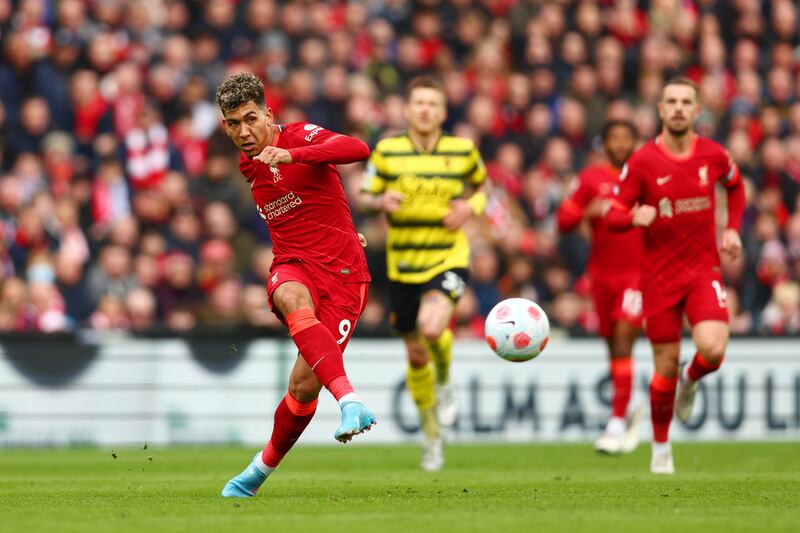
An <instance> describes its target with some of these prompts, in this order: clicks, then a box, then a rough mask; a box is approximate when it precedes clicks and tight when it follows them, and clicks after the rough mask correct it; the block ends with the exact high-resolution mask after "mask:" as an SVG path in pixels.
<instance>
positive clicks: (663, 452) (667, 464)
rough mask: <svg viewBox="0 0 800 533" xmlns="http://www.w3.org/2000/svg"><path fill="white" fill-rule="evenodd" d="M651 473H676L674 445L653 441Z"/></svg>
mask: <svg viewBox="0 0 800 533" xmlns="http://www.w3.org/2000/svg"><path fill="white" fill-rule="evenodd" d="M650 473H651V474H666V475H672V474H674V473H675V464H674V463H673V462H672V445H671V444H670V443H669V442H665V443H664V444H658V443H655V442H654V443H653V455H652V458H651V459H650Z"/></svg>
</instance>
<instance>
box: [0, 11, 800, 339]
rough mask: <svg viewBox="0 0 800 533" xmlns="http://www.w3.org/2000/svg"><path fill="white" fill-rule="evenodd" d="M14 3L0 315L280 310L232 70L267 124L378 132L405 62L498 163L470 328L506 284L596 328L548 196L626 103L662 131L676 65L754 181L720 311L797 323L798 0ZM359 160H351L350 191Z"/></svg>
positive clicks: (373, 239) (4, 128)
mask: <svg viewBox="0 0 800 533" xmlns="http://www.w3.org/2000/svg"><path fill="white" fill-rule="evenodd" d="M4 5H7V6H8V8H9V9H11V10H12V11H11V12H9V13H8V14H7V15H6V16H5V17H2V18H3V20H2V21H0V30H2V33H0V48H2V52H1V53H2V60H0V87H2V90H0V239H2V242H0V272H2V274H3V277H2V280H3V281H2V288H1V289H0V292H2V295H3V300H2V302H0V330H3V331H32V330H60V329H69V328H72V327H82V326H86V325H89V326H94V327H98V328H103V329H123V330H124V329H136V330H137V331H138V330H142V329H147V328H148V327H150V326H154V327H161V326H166V327H167V328H169V329H170V330H173V331H186V330H190V329H192V328H194V327H196V326H197V325H198V324H205V323H209V324H210V323H213V324H218V325H221V324H228V325H235V324H250V325H251V326H256V327H264V328H270V327H274V326H276V322H275V319H274V317H273V316H272V315H271V314H270V313H269V312H268V311H267V306H266V301H265V299H266V294H265V292H264V289H265V285H266V277H267V276H268V272H269V266H270V263H271V261H272V252H271V248H270V243H269V240H268V236H267V232H266V229H265V226H264V223H263V220H262V219H261V218H260V217H259V216H258V214H257V213H256V211H255V209H254V207H253V205H252V200H251V198H250V191H249V186H248V184H247V182H246V181H245V180H244V179H243V178H242V177H241V175H240V173H239V172H238V168H237V166H238V157H239V154H238V153H234V150H233V148H232V146H231V145H230V142H229V141H228V139H226V138H225V136H224V135H223V134H222V133H221V132H220V130H219V114H218V111H217V109H216V106H215V103H214V101H213V98H214V91H215V90H216V87H217V85H218V84H219V82H221V81H222V79H223V78H224V77H225V76H227V75H229V74H231V73H233V72H238V71H241V70H249V71H252V72H255V73H257V74H258V75H260V76H262V77H263V78H264V80H265V83H266V87H267V100H268V103H269V105H270V107H271V108H272V110H273V112H274V113H275V116H276V120H277V121H278V122H285V121H290V120H308V121H311V122H313V123H317V124H320V125H322V126H325V127H327V128H329V129H332V130H335V131H342V132H345V133H348V134H353V135H358V136H361V137H362V138H364V139H365V140H367V141H368V142H375V141H376V140H378V139H379V138H381V137H382V136H385V135H389V134H399V133H401V132H402V131H403V130H404V128H405V119H404V103H403V98H402V96H401V95H402V92H403V89H404V86H405V84H406V83H407V82H408V80H409V79H410V78H411V77H413V76H416V75H418V74H420V73H430V74H435V75H437V76H439V77H440V78H441V79H442V81H443V83H444V87H445V92H446V94H447V97H448V118H447V123H446V126H447V128H448V130H449V131H451V132H453V133H455V134H458V135H464V136H467V137H470V138H472V139H473V140H475V141H476V142H477V143H478V145H479V148H480V150H481V153H482V155H483V157H484V159H485V162H486V164H487V168H488V172H489V176H490V182H489V186H488V189H489V190H488V196H489V201H488V204H487V208H486V219H485V221H478V222H475V223H471V224H469V226H468V228H467V230H468V232H469V236H470V239H471V240H472V242H473V253H474V260H473V272H472V282H471V285H472V287H471V289H470V290H469V291H467V294H466V295H465V296H464V298H462V300H461V304H460V305H459V308H458V309H457V310H456V322H457V326H458V331H459V333H460V334H462V335H464V336H471V335H480V324H481V322H482V316H484V315H485V314H486V313H487V312H488V310H489V309H490V308H491V307H492V305H493V304H494V303H495V302H496V301H497V300H498V299H499V298H503V297H507V296H512V295H521V296H525V297H529V298H535V299H537V300H538V301H539V302H540V303H541V304H542V305H543V306H544V308H545V310H547V311H548V312H549V313H550V315H551V317H552V319H553V323H554V325H556V326H562V327H565V328H567V329H569V330H570V331H573V332H582V333H587V332H588V333H592V332H593V331H594V328H596V324H594V319H593V318H592V317H593V316H594V315H593V313H594V311H593V310H592V309H591V306H590V304H589V303H588V301H587V299H586V298H585V297H584V295H585V294H586V286H587V284H588V283H589V282H590V281H589V280H588V279H587V278H585V277H584V276H583V274H584V268H585V260H586V250H587V248H588V246H589V243H588V241H587V240H586V238H585V236H582V235H581V234H575V235H570V236H568V237H567V236H564V237H562V236H560V235H558V234H557V233H556V232H555V230H554V224H553V213H554V211H555V208H556V207H557V205H558V203H559V202H560V201H561V199H562V198H563V197H564V196H565V193H566V189H567V187H568V186H569V183H570V181H571V178H572V176H573V175H574V174H575V173H576V172H577V171H579V170H580V169H581V168H582V167H583V166H584V165H585V164H586V163H588V162H595V161H598V162H599V161H601V159H600V157H601V155H599V153H598V151H597V150H596V148H597V138H596V137H597V134H598V132H599V130H600V128H601V126H602V124H603V122H604V121H606V120H608V119H611V118H616V119H624V120H631V121H633V123H634V124H635V126H636V129H637V131H638V133H639V136H640V140H641V141H644V140H646V139H648V138H651V137H652V136H654V135H655V134H656V133H657V131H658V128H659V123H658V119H657V115H656V113H655V104H656V102H657V99H658V97H659V95H660V90H661V85H662V84H663V81H664V80H665V79H667V78H668V77H669V76H672V75H674V74H677V73H685V74H686V75H688V76H690V77H692V79H694V80H695V81H697V83H698V84H699V87H700V93H701V97H702V99H703V112H702V116H701V117H700V120H699V122H698V131H699V132H700V133H702V134H705V135H709V136H712V137H714V138H715V139H717V140H720V141H721V142H723V143H725V145H726V147H727V148H728V149H729V151H730V153H731V157H732V158H733V159H734V160H735V161H736V162H737V164H738V165H739V166H740V168H741V170H742V173H743V175H744V176H745V177H746V179H747V181H746V183H747V184H748V209H747V212H746V215H745V221H744V233H743V241H744V244H745V248H746V254H745V255H746V256H745V259H744V260H743V261H741V262H737V263H725V264H724V265H723V267H724V269H723V274H724V276H725V280H726V283H727V284H728V286H729V293H730V294H731V297H730V309H731V324H732V330H733V331H734V332H735V333H753V332H761V333H776V332H781V333H791V332H792V331H795V330H794V329H793V328H794V326H793V324H794V323H795V321H796V320H795V319H794V318H792V317H793V316H794V311H792V305H793V301H794V300H793V298H794V294H795V293H796V289H795V288H793V287H795V286H796V284H797V283H798V282H800V218H798V217H799V216H800V213H798V203H800V199H799V198H800V78H798V70H797V67H798V50H800V48H798V46H799V45H800V33H799V32H798V7H797V5H796V2H791V1H790V0H773V1H770V2H747V1H742V2H712V1H703V2H674V1H664V2H636V1H634V0H618V1H615V2H610V1H604V2H584V1H581V2H532V1H525V2H469V1H465V0H443V1H434V0H431V1H424V2H408V1H405V0H401V1H390V2H372V3H370V2H367V3H363V2H352V1H347V2H341V3H326V2H311V3H308V2H297V1H292V2H276V1H274V0H242V1H240V2H232V1H231V2H228V1H224V2H187V1H185V0H170V1H168V2H133V3H130V2H129V3H125V2H118V1H108V2H106V1H103V2H83V1H80V0H62V1H60V2H56V3H52V2H51V3H46V2H11V3H8V2H6V3H5V4H4ZM360 170H361V169H360V167H359V165H351V166H349V167H343V168H342V176H343V182H344V185H345V189H346V191H347V193H348V194H349V195H352V194H354V192H356V191H357V190H358V189H359V187H360ZM356 223H357V225H358V229H359V230H361V231H363V232H364V233H365V234H367V237H368V240H369V243H370V246H369V248H368V249H367V254H368V261H369V264H370V267H371V268H372V270H373V278H374V282H373V290H372V291H371V293H372V294H373V295H374V296H373V300H372V301H371V302H370V303H369V304H368V307H367V312H366V313H365V318H364V320H362V323H361V324H360V326H359V329H360V331H365V330H372V331H385V329H386V324H385V316H384V310H385V306H384V305H383V302H382V297H381V295H382V294H384V292H385V276H384V269H385V265H384V260H385V259H384V258H383V247H384V246H385V235H384V233H383V232H384V231H385V223H384V222H383V221H381V220H372V221H361V220H360V218H359V217H358V215H356ZM238 276H241V281H239V280H238ZM792 284H795V285H792ZM233 303H235V304H236V305H233ZM595 318H596V317H595Z"/></svg>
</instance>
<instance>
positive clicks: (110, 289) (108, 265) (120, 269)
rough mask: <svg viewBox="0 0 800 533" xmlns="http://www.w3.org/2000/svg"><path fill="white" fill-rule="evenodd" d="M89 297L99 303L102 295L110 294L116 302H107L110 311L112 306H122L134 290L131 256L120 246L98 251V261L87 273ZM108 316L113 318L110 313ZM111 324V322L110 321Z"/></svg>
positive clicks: (114, 245)
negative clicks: (114, 297) (115, 298)
mask: <svg viewBox="0 0 800 533" xmlns="http://www.w3.org/2000/svg"><path fill="white" fill-rule="evenodd" d="M88 285H89V297H90V298H91V299H92V301H93V302H99V301H100V300H101V299H102V298H103V296H104V295H107V294H112V295H114V296H116V297H117V300H118V302H116V303H113V304H112V303H110V302H107V304H106V305H107V306H109V308H110V309H111V308H112V307H113V306H114V305H117V304H119V305H122V304H121V302H122V301H124V300H125V298H126V297H127V296H128V293H130V292H131V291H132V290H133V289H134V288H136V286H137V284H136V278H134V277H133V274H132V273H131V254H130V252H129V251H128V250H127V249H126V248H123V247H122V246H118V245H116V244H108V245H106V246H104V247H103V248H102V249H101V250H100V261H99V263H98V264H97V265H95V266H94V267H93V268H92V270H91V271H90V272H89V278H88ZM110 316H115V315H114V313H113V312H112V313H111V315H110ZM112 322H113V321H112Z"/></svg>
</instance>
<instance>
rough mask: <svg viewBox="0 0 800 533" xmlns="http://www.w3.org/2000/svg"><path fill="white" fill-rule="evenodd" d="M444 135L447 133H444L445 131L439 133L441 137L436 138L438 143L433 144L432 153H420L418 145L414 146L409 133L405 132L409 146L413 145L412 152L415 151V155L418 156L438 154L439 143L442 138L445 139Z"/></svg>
mask: <svg viewBox="0 0 800 533" xmlns="http://www.w3.org/2000/svg"><path fill="white" fill-rule="evenodd" d="M444 135H445V133H444V130H442V131H441V132H440V133H439V136H438V137H437V138H436V142H435V143H433V148H431V151H430V152H420V151H419V150H417V145H416V144H414V140H413V139H412V138H411V135H410V134H409V133H408V131H406V132H405V136H406V138H407V139H408V144H410V145H411V149H412V150H413V151H414V153H415V154H417V155H431V154H435V153H436V149H437V148H438V147H439V143H440V142H441V141H442V137H444Z"/></svg>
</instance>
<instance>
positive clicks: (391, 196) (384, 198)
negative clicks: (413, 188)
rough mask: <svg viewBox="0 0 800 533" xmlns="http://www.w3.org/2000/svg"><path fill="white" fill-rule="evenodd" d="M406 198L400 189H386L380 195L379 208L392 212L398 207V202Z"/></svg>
mask: <svg viewBox="0 0 800 533" xmlns="http://www.w3.org/2000/svg"><path fill="white" fill-rule="evenodd" d="M405 199H406V195H405V194H403V193H401V192H400V191H386V192H385V193H383V195H381V203H380V209H381V211H386V212H387V213H394V212H395V211H397V210H398V209H400V204H401V203H403V200H405Z"/></svg>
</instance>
